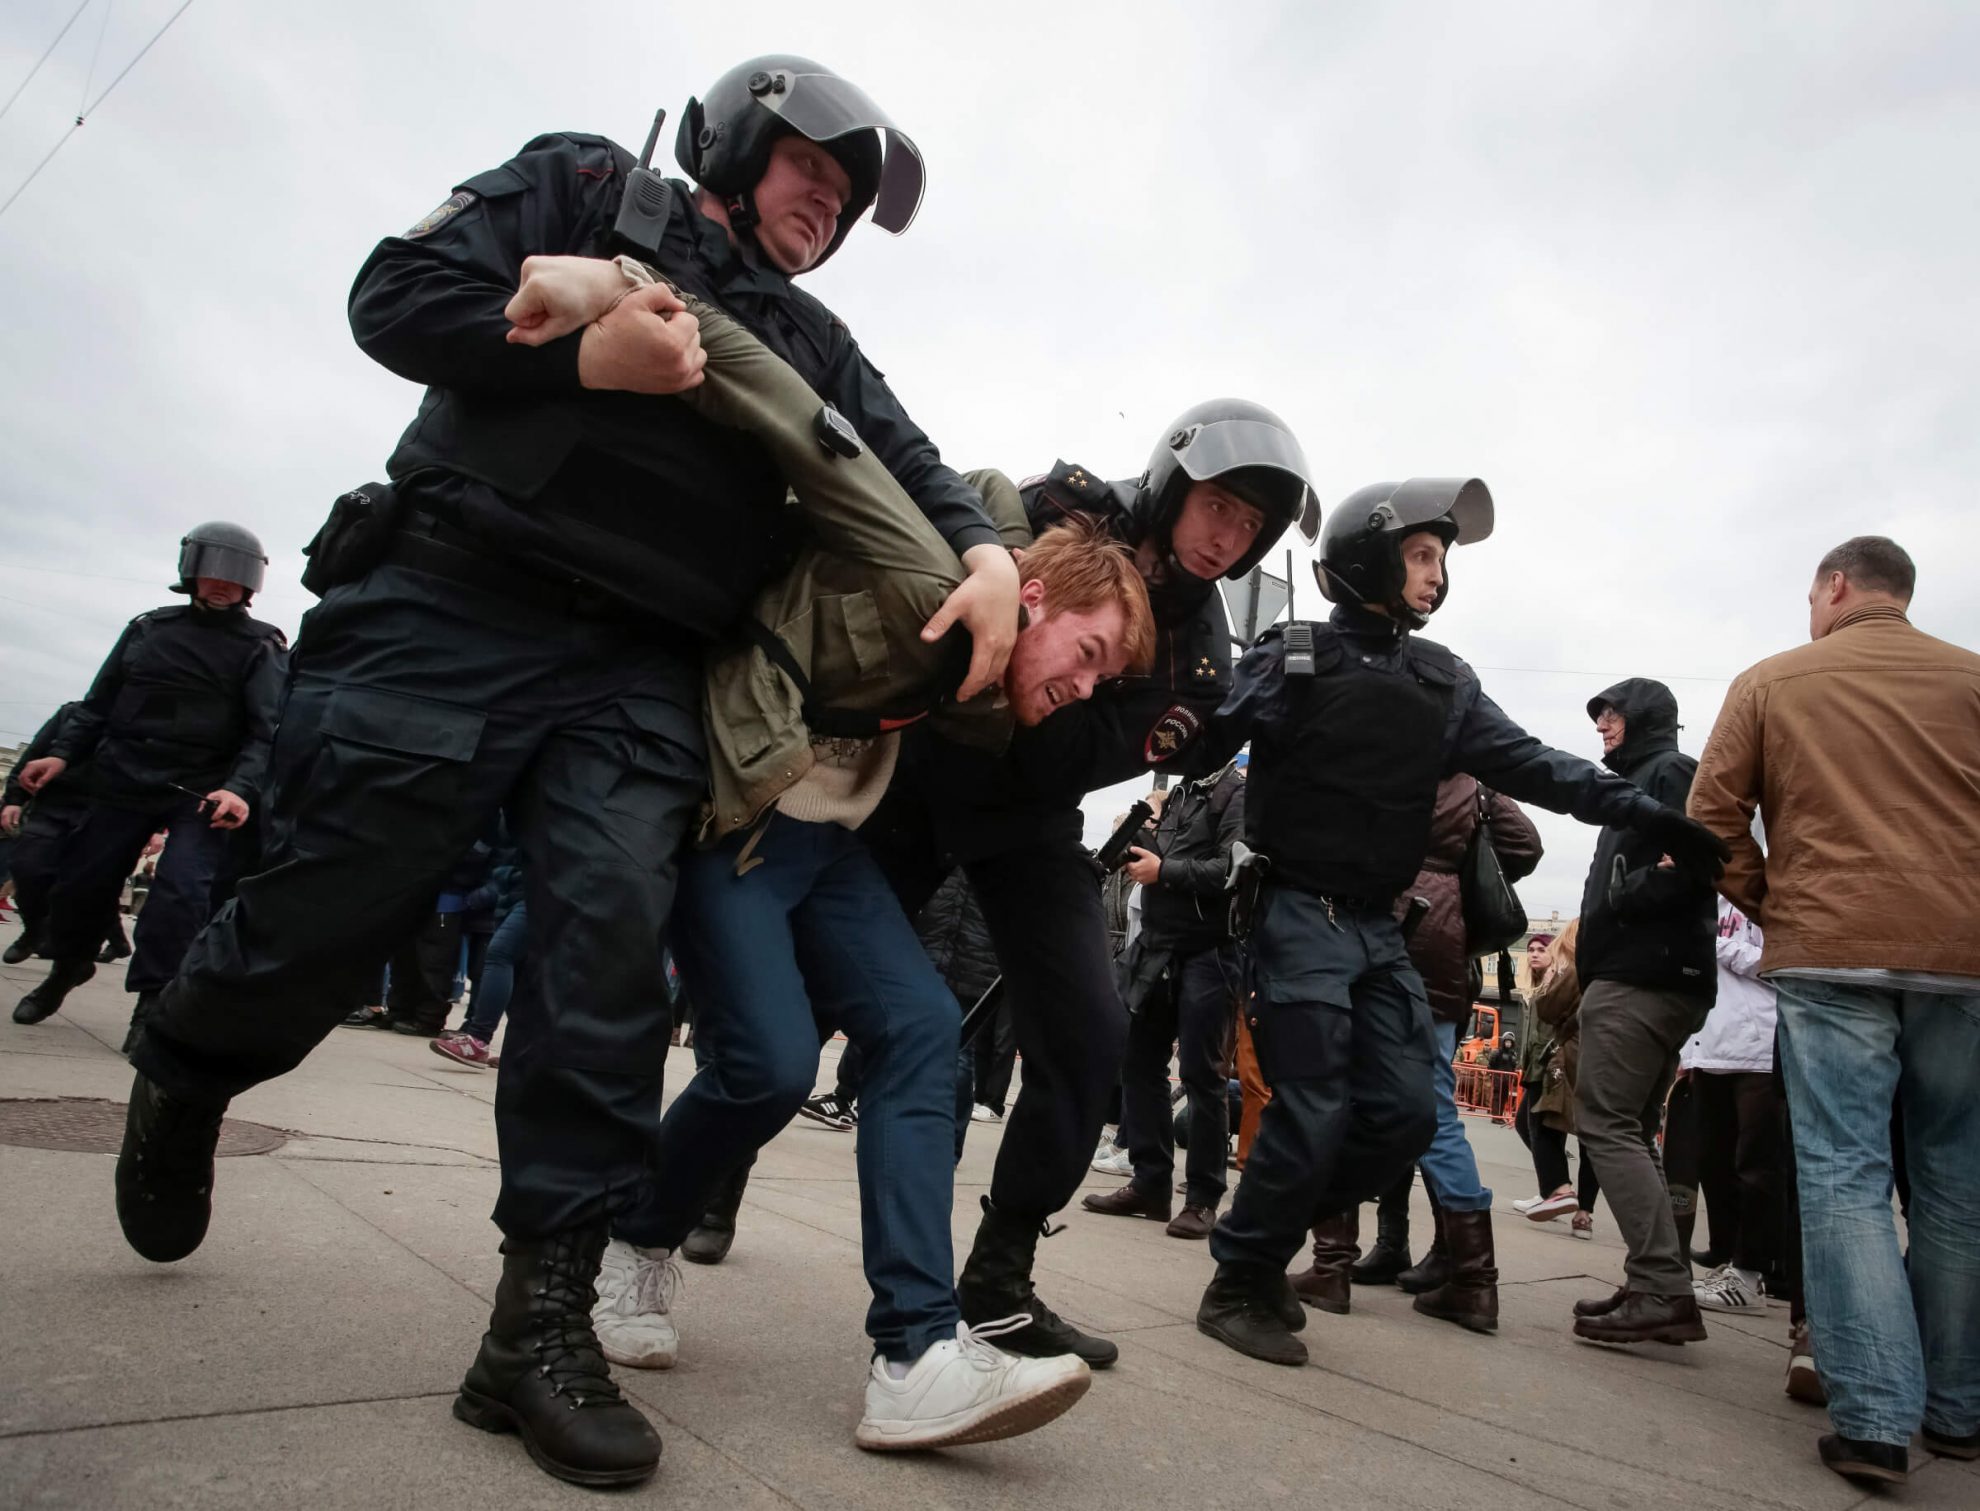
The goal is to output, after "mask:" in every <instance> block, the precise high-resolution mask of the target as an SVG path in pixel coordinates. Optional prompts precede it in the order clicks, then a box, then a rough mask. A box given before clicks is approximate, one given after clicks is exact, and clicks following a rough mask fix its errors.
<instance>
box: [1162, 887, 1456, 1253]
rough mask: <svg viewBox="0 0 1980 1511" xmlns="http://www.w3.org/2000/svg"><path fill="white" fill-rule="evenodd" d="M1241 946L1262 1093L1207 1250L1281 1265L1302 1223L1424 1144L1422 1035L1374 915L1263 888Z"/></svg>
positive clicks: (1376, 1183)
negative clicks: (1232, 1189)
mask: <svg viewBox="0 0 1980 1511" xmlns="http://www.w3.org/2000/svg"><path fill="white" fill-rule="evenodd" d="M1248 944H1249V948H1250V951H1251V964H1252V992H1251V996H1250V998H1249V999H1248V1000H1247V1001H1246V1003H1245V1004H1244V1012H1245V1021H1246V1026H1247V1027H1249V1028H1250V1030H1251V1037H1252V1043H1253V1045H1254V1046H1255V1047H1256V1049H1257V1051H1258V1066H1259V1069H1260V1071H1261V1072H1262V1073H1263V1074H1264V1077H1265V1082H1266V1084H1267V1085H1269V1086H1270V1087H1271V1088H1272V1100H1271V1101H1269V1102H1267V1103H1266V1104H1265V1112H1264V1116H1263V1117H1262V1118H1261V1119H1260V1120H1259V1124H1258V1137H1257V1139H1256V1140H1255V1141H1254V1142H1253V1143H1252V1146H1251V1156H1250V1158H1249V1159H1247V1160H1246V1161H1245V1166H1244V1179H1243V1180H1241V1181H1239V1182H1238V1188H1237V1194H1236V1195H1235V1196H1234V1197H1233V1198H1232V1200H1231V1205H1230V1209H1229V1210H1228V1211H1227V1212H1226V1213H1225V1214H1224V1215H1223V1217H1222V1218H1220V1219H1219V1220H1218V1222H1217V1226H1216V1227H1215V1229H1213V1230H1212V1232H1211V1234H1210V1254H1211V1257H1212V1258H1214V1259H1215V1260H1216V1261H1217V1263H1218V1264H1219V1265H1220V1266H1224V1265H1229V1266H1232V1267H1249V1266H1269V1267H1270V1268H1273V1269H1278V1270H1283V1269H1284V1268H1285V1267H1286V1265H1287V1263H1288V1262H1289V1261H1290V1260H1291V1259H1292V1257H1293V1255H1294V1254H1296V1253H1298V1252H1299V1250H1300V1249H1301V1248H1303V1247H1304V1246H1305V1243H1306V1232H1307V1229H1308V1228H1309V1227H1311V1226H1312V1224H1313V1223H1314V1222H1315V1221H1317V1220H1318V1219H1319V1218H1322V1217H1328V1216H1331V1215H1333V1214H1334V1213H1336V1212H1343V1211H1346V1210H1348V1209H1349V1208H1351V1207H1354V1206H1356V1205H1358V1204H1359V1203H1361V1202H1363V1201H1366V1200H1368V1199H1370V1198H1371V1197H1374V1196H1377V1195H1379V1194H1380V1193H1381V1192H1383V1191H1386V1190H1387V1189H1388V1188H1389V1187H1390V1186H1391V1185H1393V1184H1394V1183H1395V1182H1396V1180H1398V1179H1399V1178H1400V1177H1401V1176H1402V1174H1403V1173H1404V1172H1405V1171H1407V1170H1408V1169H1409V1167H1410V1166H1411V1165H1413V1164H1414V1163H1415V1162H1416V1159H1417V1156H1419V1155H1420V1154H1422V1153H1423V1151H1424V1150H1426V1149H1428V1148H1429V1147H1430V1140H1431V1137H1432V1135H1434V1134H1435V1132H1436V1130H1437V1109H1436V1097H1435V1093H1434V1090H1433V1083H1432V1072H1433V1069H1434V1066H1435V1062H1436V1055H1437V1041H1436V1030H1435V1028H1434V1027H1433V1025H1432V1022H1431V1017H1430V1002H1429V999H1428V998H1427V997H1426V996H1425V995H1424V991H1423V979H1422V977H1420V976H1419V975H1418V974H1417V972H1416V967H1415V966H1414V965H1412V964H1411V963H1410V959H1409V953H1408V951H1407V950H1405V949H1404V948H1403V939H1402V930H1401V929H1400V928H1399V927H1398V926H1397V924H1396V921H1395V919H1394V917H1393V916H1391V915H1390V913H1389V912H1388V910H1387V909H1382V908H1363V907H1355V906H1349V905H1348V904H1346V903H1344V902H1336V903H1334V904H1333V905H1332V907H1331V908H1330V907H1329V905H1328V904H1327V902H1326V901H1325V900H1324V899H1322V898H1319V897H1314V896H1312V895H1310V894H1308V893H1305V892H1300V891H1295V890H1293V889H1291V888H1275V889H1272V890H1271V891H1269V892H1267V894H1266V898H1265V901H1264V904H1263V907H1262V910H1261V912H1260V915H1259V917H1258V921H1257V923H1256V925H1255V926H1254V928H1253V930H1252V935H1251V938H1250V940H1249V941H1248ZM1194 1142H1195V1140H1194V1139H1192V1140H1191V1143H1192V1144H1194Z"/></svg>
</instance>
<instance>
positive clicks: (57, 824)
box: [0, 703, 128, 965]
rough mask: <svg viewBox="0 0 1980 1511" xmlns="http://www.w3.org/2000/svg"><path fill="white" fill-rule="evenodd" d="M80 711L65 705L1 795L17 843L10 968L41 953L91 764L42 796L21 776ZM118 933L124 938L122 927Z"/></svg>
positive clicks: (5, 821)
mask: <svg viewBox="0 0 1980 1511" xmlns="http://www.w3.org/2000/svg"><path fill="white" fill-rule="evenodd" d="M77 706H78V705H76V704H74V703H64V704H63V705H62V706H61V707H60V708H58V709H56V710H55V712H54V713H52V714H50V715H49V716H48V719H47V721H46V722H45V723H44V724H43V725H42V726H41V728H39V729H37V730H36V731H35V732H34V738H33V739H31V740H29V741H28V742H27V744H26V746H24V747H23V748H22V750H21V754H20V758H19V760H18V761H17V762H16V764H15V766H14V769H13V770H12V771H10V772H9V773H8V774H7V786H6V791H5V793H4V794H0V835H4V836H6V837H8V838H12V839H14V848H13V851H12V853H11V854H10V855H9V857H8V875H9V876H10V877H11V878H12V879H13V883H14V905H15V908H16V910H17V911H18V912H19V914H20V919H21V931H20V933H19V934H17V935H15V936H14V938H13V939H12V940H11V941H10V942H9V943H8V945H7V948H6V950H5V951H4V952H0V961H4V962H5V963H6V964H8V965H19V964H20V963H21V962H22V961H23V960H26V959H28V958H29V957H30V956H31V955H33V954H34V953H35V952H36V951H37V950H39V949H40V948H41V934H42V930H43V929H44V928H45V927H46V926H47V923H48V889H49V888H50V887H52V886H54V885H55V877H56V874H57V873H58V872H59V871H60V870H61V868H62V850H63V847H64V846H65V845H67V844H68V841H69V836H70V835H72V834H74V833H75V832H76V830H77V829H79V828H81V827H82V821H83V819H84V818H85V817H87V816H88V814H89V791H90V788H89V763H88V762H87V761H84V762H80V763H78V764H77V765H74V766H71V767H69V768H68V769H67V770H66V771H64V772H63V773H62V780H61V781H59V782H55V783H52V784H50V785H48V786H44V787H43V788H42V789H41V793H40V795H39V796H36V797H31V796H29V794H28V791H27V789H26V788H25V787H23V786H22V785H21V773H22V772H23V771H24V770H26V769H27V768H28V767H29V766H32V765H33V764H34V763H35V762H36V761H38V760H40V759H41V758H42V757H43V756H45V755H47V754H48V752H49V750H50V748H51V747H52V746H53V745H54V743H55V740H56V737H57V736H59V735H60V734H61V733H62V727H63V726H64V725H65V724H67V723H68V722H69V720H70V719H71V718H72V717H74V713H75V709H76V708H77ZM15 836H18V838H15ZM117 929H118V933H119V935H121V934H122V932H123V930H122V925H121V923H120V924H118V925H117ZM126 943H128V941H126ZM104 948H105V949H106V950H107V949H109V948H110V941H107V940H106V941H105V944H104Z"/></svg>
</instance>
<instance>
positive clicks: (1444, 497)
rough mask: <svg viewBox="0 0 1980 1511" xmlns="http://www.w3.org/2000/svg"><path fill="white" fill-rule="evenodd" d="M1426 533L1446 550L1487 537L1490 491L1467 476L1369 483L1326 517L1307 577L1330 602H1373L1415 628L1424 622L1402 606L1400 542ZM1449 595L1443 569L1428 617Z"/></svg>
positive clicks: (1425, 618) (1447, 573)
mask: <svg viewBox="0 0 1980 1511" xmlns="http://www.w3.org/2000/svg"><path fill="white" fill-rule="evenodd" d="M1418 530H1433V531H1435V532H1436V533H1437V534H1438V535H1439V536H1441V537H1442V538H1443V542H1444V544H1445V546H1446V547H1449V546H1464V545H1470V544H1471V543H1472V542H1474V541H1480V540H1483V539H1484V538H1485V537H1486V536H1488V535H1490V534H1491V533H1492V491H1491V490H1490V489H1489V488H1487V487H1486V486H1485V485H1484V483H1482V482H1480V481H1479V480H1478V479H1477V478H1475V477H1469V478H1466V477H1413V478H1411V479H1410V480H1409V481H1408V482H1406V483H1370V484H1369V485H1368V486H1367V487H1366V488H1360V489H1357V490H1356V491H1355V492H1353V493H1350V494H1349V495H1348V496H1347V497H1346V498H1345V499H1344V500H1342V502H1341V503H1340V505H1339V506H1338V507H1336V508H1335V510H1334V512H1333V513H1332V514H1331V515H1329V516H1328V517H1327V528H1326V529H1325V530H1323V531H1322V532H1321V534H1320V559H1319V560H1318V561H1316V562H1314V564H1313V575H1314V576H1315V577H1316V578H1318V579H1319V581H1320V591H1321V592H1322V593H1323V594H1325V595H1326V597H1327V599H1328V601H1329V602H1332V603H1379V604H1382V605H1384V606H1385V607H1386V608H1387V609H1388V610H1389V612H1390V613H1392V614H1394V615H1395V616H1396V617H1397V618H1398V619H1400V620H1401V621H1402V622H1403V623H1405V624H1407V625H1409V626H1410V627H1411V628H1413V629H1419V630H1420V629H1422V628H1423V626H1424V625H1426V624H1428V623H1429V622H1430V621H1429V616H1428V615H1426V614H1422V613H1419V612H1417V611H1416V610H1415V609H1413V608H1411V607H1410V606H1409V605H1408V604H1407V603H1405V602H1404V601H1403V596H1402V590H1403V582H1404V572H1403V562H1402V543H1403V537H1404V536H1406V535H1413V534H1415V533H1416V532H1417V531H1418ZM1450 590H1451V577H1450V568H1449V567H1448V566H1446V567H1445V569H1444V585H1443V586H1442V587H1441V588H1439V589H1438V590H1437V601H1436V603H1434V604H1432V605H1431V611H1432V612H1433V613H1434V612H1435V611H1436V610H1437V609H1439V608H1442V607H1443V604H1444V599H1445V597H1446V596H1447V595H1448V594H1449V592H1450Z"/></svg>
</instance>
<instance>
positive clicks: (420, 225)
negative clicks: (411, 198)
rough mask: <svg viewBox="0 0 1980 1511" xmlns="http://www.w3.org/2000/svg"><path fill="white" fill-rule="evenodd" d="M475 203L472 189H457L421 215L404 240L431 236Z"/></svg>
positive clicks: (415, 239) (416, 239)
mask: <svg viewBox="0 0 1980 1511" xmlns="http://www.w3.org/2000/svg"><path fill="white" fill-rule="evenodd" d="M473 203H474V191H473V190H472V189H456V190H455V191H454V192H453V193H452V194H450V195H448V196H447V197H446V198H445V199H444V200H442V201H441V202H440V203H439V204H437V205H435V206H434V207H433V208H432V209H431V210H429V211H427V212H426V214H425V215H423V216H421V217H420V219H419V221H418V222H417V223H416V224H415V225H414V226H413V228H412V229H411V230H409V231H407V232H406V233H405V236H404V238H403V239H404V240H406V241H418V240H419V239H420V237H422V236H431V235H432V234H433V233H434V232H435V231H437V230H439V229H440V228H441V227H442V226H444V225H445V224H446V223H447V222H448V221H450V220H452V219H453V218H454V217H455V216H456V215H458V214H460V213H461V211H463V210H465V209H466V208H467V207H468V206H469V205H471V204H473Z"/></svg>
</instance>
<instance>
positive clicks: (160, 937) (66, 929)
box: [41, 797, 228, 992]
mask: <svg viewBox="0 0 1980 1511" xmlns="http://www.w3.org/2000/svg"><path fill="white" fill-rule="evenodd" d="M161 829H162V830H164V831H165V848H164V850H162V851H161V852H160V853H159V856H158V873H157V875H155V876H154V877H152V879H151V892H150V894H149V895H148V896H147V897H146V898H145V900H144V907H143V908H142V909H141V910H140V911H139V913H138V916H137V923H136V925H135V926H134V927H133V929H132V930H131V935H132V938H131V964H130V969H129V971H128V972H126V974H125V976H124V988H125V990H126V991H133V992H155V991H157V990H158V989H159V988H160V987H162V986H163V985H165V983H166V982H168V981H170V980H171V979H172V977H173V975H174V974H175V973H176V972H177V971H178V969H179V962H180V961H181V960H183V959H185V956H186V946H188V945H189V944H191V943H192V939H193V935H195V934H197V933H198V932H199V927H200V925H201V924H203V923H205V922H206V916H207V911H208V908H209V905H210V903H211V899H212V892H213V878H214V876H215V875H217V874H218V872H219V870H220V864H221V862H222V861H223V860H224V859H225V858H226V852H227V840H228V836H227V832H226V831H225V830H222V829H215V828H214V827H213V818H212V815H211V814H210V813H208V812H205V811H203V810H202V809H201V807H200V804H199V800H198V799H197V798H192V797H177V798H174V799H173V800H172V801H171V802H169V803H163V804H158V805H155V806H151V807H143V808H137V807H133V808H113V807H111V806H110V805H109V804H107V803H93V804H91V805H90V809H89V812H88V813H87V814H86V815H85V816H84V818H83V821H82V822H81V823H80V824H78V825H77V826H76V827H75V829H74V830H73V831H72V832H71V833H70V834H69V836H68V838H67V840H65V841H64V842H63V845H62V861H61V865H60V867H59V869H58V870H57V871H56V874H55V885H54V886H53V887H51V888H50V889H49V892H48V930H47V933H46V934H45V935H44V936H43V938H42V943H41V953H42V954H44V955H46V956H47V957H48V958H49V959H51V960H60V961H69V962H77V961H84V960H94V959H95V958H96V951H97V947H98V946H100V945H101V944H102V943H103V939H104V936H105V935H107V934H108V933H109V932H110V928H111V926H112V925H113V924H114V923H115V922H116V921H117V897H118V894H119V893H121V892H122V891H123V889H124V881H125V879H126V878H127V877H129V876H130V874H131V872H133V871H135V870H136V869H137V864H138V861H139V859H140V858H141V857H142V856H143V854H144V847H145V844H146V842H147V841H148V840H150V838H151V836H152V835H154V834H156V833H158V832H159V831H160V830H161Z"/></svg>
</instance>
